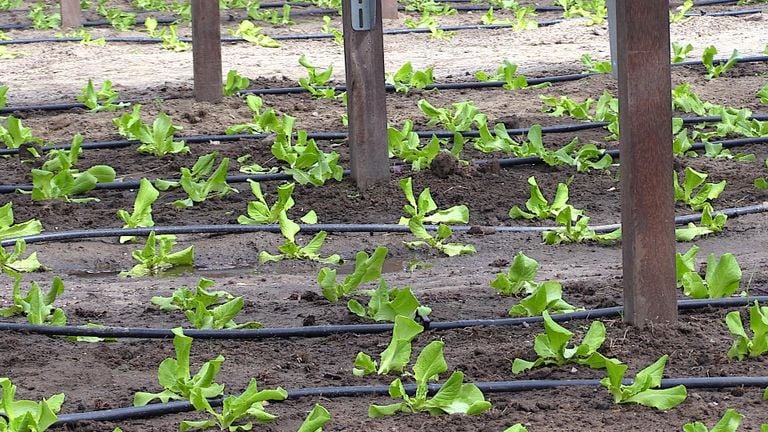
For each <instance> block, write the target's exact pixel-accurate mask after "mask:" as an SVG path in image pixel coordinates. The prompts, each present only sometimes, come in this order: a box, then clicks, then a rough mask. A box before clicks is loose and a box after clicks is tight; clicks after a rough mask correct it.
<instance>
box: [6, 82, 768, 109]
mask: <svg viewBox="0 0 768 432" xmlns="http://www.w3.org/2000/svg"><path fill="white" fill-rule="evenodd" d="M0 93H2V89H0ZM756 96H757V98H758V99H760V102H761V103H762V104H763V105H768V84H766V85H764V86H762V87H761V88H760V90H758V91H757V95H756ZM0 100H2V96H1V95H0ZM0 106H2V104H0Z"/></svg>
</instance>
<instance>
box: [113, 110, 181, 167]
mask: <svg viewBox="0 0 768 432" xmlns="http://www.w3.org/2000/svg"><path fill="white" fill-rule="evenodd" d="M140 112H141V105H138V104H136V105H134V106H133V111H132V112H131V113H130V114H129V113H125V114H123V115H121V116H120V117H117V118H114V119H112V123H113V124H114V125H115V126H117V128H118V131H119V132H120V134H121V135H123V136H126V137H128V138H129V139H137V140H139V141H141V145H140V146H139V147H138V149H137V150H138V151H139V152H140V153H147V154H153V155H155V156H158V157H161V156H165V155H166V154H169V153H189V147H188V146H187V145H186V144H185V143H184V141H174V139H173V135H174V133H176V132H178V131H180V130H181V126H176V125H174V124H173V122H172V121H171V118H170V117H168V114H166V113H162V112H161V113H160V114H158V115H157V117H156V118H155V120H154V121H153V122H152V126H150V125H148V124H146V123H144V122H143V121H142V120H141V115H140Z"/></svg>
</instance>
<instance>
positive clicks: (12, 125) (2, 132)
mask: <svg viewBox="0 0 768 432" xmlns="http://www.w3.org/2000/svg"><path fill="white" fill-rule="evenodd" d="M0 120H4V121H5V125H3V124H0V140H2V142H3V143H5V147H6V148H9V149H15V148H19V146H20V145H22V144H26V143H34V144H42V143H43V140H42V139H41V138H38V137H36V136H34V135H33V134H32V129H30V128H28V127H24V125H23V124H22V123H21V120H20V119H18V118H16V117H14V116H12V115H11V116H8V117H6V118H4V119H2V118H0Z"/></svg>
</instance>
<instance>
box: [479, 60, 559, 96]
mask: <svg viewBox="0 0 768 432" xmlns="http://www.w3.org/2000/svg"><path fill="white" fill-rule="evenodd" d="M475 78H476V79H477V80H478V81H486V82H487V81H501V82H503V83H504V85H503V86H502V87H504V88H505V89H507V90H519V89H524V88H528V79H527V78H526V77H525V75H523V74H518V73H517V65H516V64H514V63H512V62H510V61H509V60H504V62H502V63H501V66H499V67H498V68H497V69H496V73H493V74H489V73H487V72H485V71H478V72H475ZM550 85H551V84H550V83H541V84H537V85H535V86H532V87H531V88H542V87H549V86H550Z"/></svg>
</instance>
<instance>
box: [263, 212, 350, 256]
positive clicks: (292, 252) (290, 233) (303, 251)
mask: <svg viewBox="0 0 768 432" xmlns="http://www.w3.org/2000/svg"><path fill="white" fill-rule="evenodd" d="M278 222H279V224H280V232H281V233H282V235H283V237H284V238H285V242H284V243H283V244H282V245H280V247H278V250H279V251H280V253H279V254H277V255H272V254H270V253H269V252H267V251H261V252H260V253H259V263H261V264H264V263H266V262H277V261H282V260H283V259H285V258H289V259H298V260H310V261H317V262H321V263H327V264H339V263H340V262H341V261H342V259H341V256H339V255H337V254H333V255H331V256H328V257H325V258H323V257H322V256H320V248H322V247H323V243H325V238H326V237H327V236H328V233H327V232H325V231H320V232H319V233H317V234H315V236H314V237H312V240H310V241H309V243H307V245H306V246H300V245H299V244H297V243H296V234H298V233H299V230H300V229H301V227H299V224H297V223H296V222H294V221H292V220H290V219H288V216H287V215H286V214H285V212H282V213H280V216H279V218H278ZM312 222H314V221H312Z"/></svg>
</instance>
